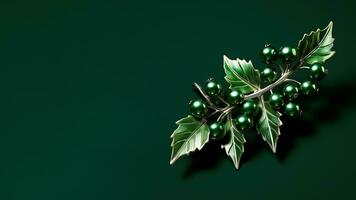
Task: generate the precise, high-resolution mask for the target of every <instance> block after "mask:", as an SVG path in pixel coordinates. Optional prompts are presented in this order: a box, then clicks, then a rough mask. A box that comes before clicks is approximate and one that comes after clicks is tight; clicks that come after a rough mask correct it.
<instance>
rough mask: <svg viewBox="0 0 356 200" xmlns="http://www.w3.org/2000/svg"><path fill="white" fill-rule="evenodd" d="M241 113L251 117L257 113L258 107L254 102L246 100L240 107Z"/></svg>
mask: <svg viewBox="0 0 356 200" xmlns="http://www.w3.org/2000/svg"><path fill="white" fill-rule="evenodd" d="M242 111H243V113H244V114H246V115H251V116H254V115H256V114H257V113H258V111H259V107H258V104H257V102H256V101H254V100H247V101H246V102H245V103H244V104H243V105H242Z"/></svg>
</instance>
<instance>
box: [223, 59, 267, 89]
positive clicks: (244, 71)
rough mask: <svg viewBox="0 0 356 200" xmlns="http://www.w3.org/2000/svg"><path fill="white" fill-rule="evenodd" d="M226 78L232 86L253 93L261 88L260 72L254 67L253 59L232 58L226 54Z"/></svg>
mask: <svg viewBox="0 0 356 200" xmlns="http://www.w3.org/2000/svg"><path fill="white" fill-rule="evenodd" d="M224 70H225V73H226V76H225V80H226V81H227V82H228V83H229V84H230V88H232V89H236V90H239V91H241V92H242V93H244V94H246V93H251V92H254V91H256V90H258V89H259V88H260V85H261V77H260V73H259V72H258V71H257V70H256V69H255V68H254V67H253V65H252V63H251V61H248V62H247V61H246V60H240V59H238V58H237V59H236V60H230V59H229V58H228V57H226V56H224Z"/></svg>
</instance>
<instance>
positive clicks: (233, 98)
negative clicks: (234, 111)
mask: <svg viewBox="0 0 356 200" xmlns="http://www.w3.org/2000/svg"><path fill="white" fill-rule="evenodd" d="M244 97H245V95H244V94H243V93H242V92H240V91H238V90H233V89H232V90H230V92H229V94H228V96H227V99H228V101H229V102H230V103H231V104H232V105H237V104H240V103H241V102H242V101H243V100H244Z"/></svg>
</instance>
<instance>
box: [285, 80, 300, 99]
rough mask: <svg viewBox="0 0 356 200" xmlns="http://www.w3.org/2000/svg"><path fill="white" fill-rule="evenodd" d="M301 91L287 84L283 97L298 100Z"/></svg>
mask: <svg viewBox="0 0 356 200" xmlns="http://www.w3.org/2000/svg"><path fill="white" fill-rule="evenodd" d="M298 92H299V89H298V88H297V87H296V86H295V85H291V84H287V85H285V86H284V88H283V95H284V96H285V97H286V98H287V99H289V100H292V99H296V98H297V97H298Z"/></svg>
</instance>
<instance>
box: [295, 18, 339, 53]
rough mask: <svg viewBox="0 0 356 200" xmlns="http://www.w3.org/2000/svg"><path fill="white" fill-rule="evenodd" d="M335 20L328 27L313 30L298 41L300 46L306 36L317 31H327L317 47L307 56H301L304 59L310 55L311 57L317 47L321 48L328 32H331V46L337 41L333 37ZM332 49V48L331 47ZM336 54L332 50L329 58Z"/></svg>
mask: <svg viewBox="0 0 356 200" xmlns="http://www.w3.org/2000/svg"><path fill="white" fill-rule="evenodd" d="M333 24H334V23H333V21H330V22H329V24H328V26H327V27H326V28H324V29H323V30H321V29H320V28H318V29H316V30H315V31H311V32H310V33H309V34H307V33H305V34H304V35H303V37H302V39H301V40H299V42H298V47H299V46H300V44H301V42H302V41H303V40H304V39H305V38H306V37H309V36H311V35H312V34H315V33H316V32H323V31H326V33H325V34H324V36H323V38H322V39H321V40H320V42H319V44H318V46H317V47H315V48H314V49H313V50H312V51H310V52H309V53H308V54H307V55H306V56H304V57H303V58H301V59H302V60H306V59H307V58H308V57H310V56H311V55H312V54H313V53H315V51H316V50H317V49H319V48H320V47H321V46H320V45H321V44H322V43H323V41H324V40H325V39H326V37H328V34H331V39H332V41H331V44H330V45H331V47H332V46H333V42H334V41H335V38H333V37H332V30H333ZM330 49H331V48H330ZM334 54H335V51H330V55H328V58H327V59H329V58H330V57H332V56H333V55H334Z"/></svg>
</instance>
